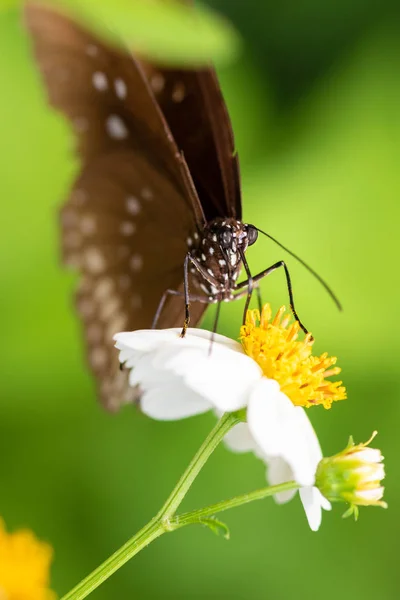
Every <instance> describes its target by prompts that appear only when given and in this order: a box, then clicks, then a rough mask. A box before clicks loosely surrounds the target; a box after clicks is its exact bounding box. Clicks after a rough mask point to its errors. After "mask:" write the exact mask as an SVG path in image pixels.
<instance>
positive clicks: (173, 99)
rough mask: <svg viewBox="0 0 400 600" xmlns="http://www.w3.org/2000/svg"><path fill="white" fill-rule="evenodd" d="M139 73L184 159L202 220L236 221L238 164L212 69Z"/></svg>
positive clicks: (239, 212) (239, 209) (238, 213)
mask: <svg viewBox="0 0 400 600" xmlns="http://www.w3.org/2000/svg"><path fill="white" fill-rule="evenodd" d="M144 69H145V71H146V74H147V77H148V79H149V82H150V85H151V88H152V91H153V93H154V95H155V97H156V99H157V102H158V104H159V106H160V108H161V110H162V111H163V114H164V116H165V119H166V121H167V122H168V125H169V127H170V129H171V131H172V134H173V136H174V139H175V141H176V143H177V145H178V147H179V149H180V150H181V151H182V152H183V154H184V156H185V160H186V162H187V164H188V167H189V170H190V173H191V175H192V177H193V181H194V184H195V186H196V190H197V193H198V195H199V198H200V200H201V204H202V207H203V210H204V213H205V215H206V219H207V221H211V220H212V219H214V218H215V217H233V218H236V219H241V217H242V207H241V196H240V174H239V160H238V155H237V153H236V151H235V144H234V137H233V131H232V126H231V122H230V118H229V114H228V111H227V108H226V105H225V102H224V99H223V96H222V93H221V90H220V87H219V84H218V80H217V76H216V74H215V71H214V70H213V69H212V68H209V69H204V70H183V69H180V70H179V69H167V68H157V67H154V66H153V65H150V64H146V63H144Z"/></svg>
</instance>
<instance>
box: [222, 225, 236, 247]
mask: <svg viewBox="0 0 400 600" xmlns="http://www.w3.org/2000/svg"><path fill="white" fill-rule="evenodd" d="M232 237H233V236H232V231H231V230H230V229H227V228H226V229H225V228H224V229H221V231H220V232H219V243H220V245H221V247H222V248H223V249H224V250H227V249H228V248H230V247H231V245H232Z"/></svg>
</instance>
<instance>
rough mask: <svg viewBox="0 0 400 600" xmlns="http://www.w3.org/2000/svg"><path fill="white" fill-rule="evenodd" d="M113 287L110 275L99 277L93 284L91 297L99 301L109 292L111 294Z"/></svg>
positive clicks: (108, 294)
mask: <svg viewBox="0 0 400 600" xmlns="http://www.w3.org/2000/svg"><path fill="white" fill-rule="evenodd" d="M113 288H114V285H113V281H112V279H111V278H110V277H103V278H102V279H100V281H99V283H98V284H96V285H95V287H94V291H93V297H94V298H95V299H96V300H97V301H98V302H101V301H102V300H104V299H105V298H107V297H108V296H110V294H112V292H113Z"/></svg>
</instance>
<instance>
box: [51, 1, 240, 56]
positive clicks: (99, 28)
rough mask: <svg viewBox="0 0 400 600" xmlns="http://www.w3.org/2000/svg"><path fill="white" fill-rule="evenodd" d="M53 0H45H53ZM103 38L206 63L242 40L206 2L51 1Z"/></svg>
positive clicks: (144, 53) (148, 52) (138, 49)
mask: <svg viewBox="0 0 400 600" xmlns="http://www.w3.org/2000/svg"><path fill="white" fill-rule="evenodd" d="M49 1H50V0H47V2H49ZM54 3H56V4H57V5H58V6H62V7H63V8H64V9H66V10H67V11H68V12H70V13H71V11H72V14H73V16H74V18H76V19H78V20H79V21H81V22H83V23H84V24H85V25H86V26H88V27H89V28H90V29H92V30H94V31H95V32H96V33H97V34H100V35H101V37H103V38H104V37H105V38H106V39H109V40H110V39H111V40H112V41H114V42H117V43H118V42H119V43H121V42H123V43H124V44H128V45H129V47H130V48H132V50H134V51H135V52H137V53H139V54H141V55H142V56H145V57H147V58H149V59H151V60H154V61H157V62H159V63H163V64H170V65H183V66H192V67H193V66H204V65H207V64H208V63H209V62H210V61H213V62H215V63H218V64H222V63H227V62H229V61H231V60H232V59H233V58H235V56H236V55H237V53H238V50H239V46H240V41H239V37H238V35H237V33H236V32H235V30H234V29H233V27H232V26H231V25H230V24H229V23H228V22H227V21H226V20H225V19H223V18H222V17H221V16H219V15H217V14H216V13H215V12H213V11H212V10H211V9H209V8H208V7H204V6H203V7H202V6H197V7H196V8H195V7H194V6H192V5H191V4H190V3H189V4H187V3H186V2H181V1H179V0H101V2H99V1H98V0H84V1H82V0H53V4H54Z"/></svg>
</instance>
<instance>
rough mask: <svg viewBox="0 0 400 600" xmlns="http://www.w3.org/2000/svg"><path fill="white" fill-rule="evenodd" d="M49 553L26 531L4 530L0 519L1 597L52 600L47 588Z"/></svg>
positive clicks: (0, 599)
mask: <svg viewBox="0 0 400 600" xmlns="http://www.w3.org/2000/svg"><path fill="white" fill-rule="evenodd" d="M52 554H53V551H52V549H51V547H50V546H49V545H48V544H45V543H43V542H40V541H39V540H37V539H36V538H35V536H34V535H33V533H32V532H30V531H28V530H20V531H16V532H15V533H7V531H6V530H5V528H4V524H3V522H2V520H1V519H0V600H54V599H55V597H56V595H55V593H54V592H52V591H51V590H50V589H49V571H50V563H51V559H52Z"/></svg>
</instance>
